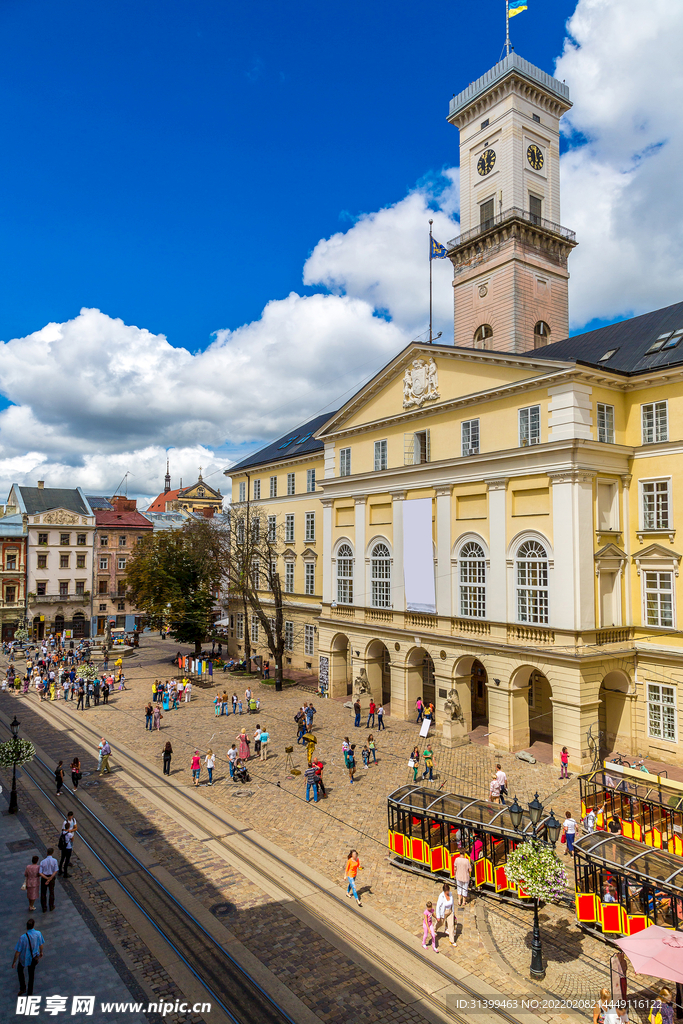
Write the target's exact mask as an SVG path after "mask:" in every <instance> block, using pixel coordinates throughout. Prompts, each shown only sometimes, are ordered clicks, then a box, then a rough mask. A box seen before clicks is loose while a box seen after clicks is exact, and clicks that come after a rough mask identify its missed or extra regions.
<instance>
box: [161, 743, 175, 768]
mask: <svg viewBox="0 0 683 1024" xmlns="http://www.w3.org/2000/svg"><path fill="white" fill-rule="evenodd" d="M172 756H173V747H172V746H171V741H170V740H166V743H165V744H164V749H163V758H164V775H170V774H171V757H172Z"/></svg>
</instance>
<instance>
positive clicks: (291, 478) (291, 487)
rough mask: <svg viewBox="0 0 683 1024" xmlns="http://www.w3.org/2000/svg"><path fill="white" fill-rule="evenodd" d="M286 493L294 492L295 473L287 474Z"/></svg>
mask: <svg viewBox="0 0 683 1024" xmlns="http://www.w3.org/2000/svg"><path fill="white" fill-rule="evenodd" d="M287 494H296V473H288V474H287Z"/></svg>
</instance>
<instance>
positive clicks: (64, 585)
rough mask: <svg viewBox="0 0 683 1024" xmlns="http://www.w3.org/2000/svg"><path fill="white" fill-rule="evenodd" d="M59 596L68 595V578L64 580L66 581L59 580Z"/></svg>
mask: <svg viewBox="0 0 683 1024" xmlns="http://www.w3.org/2000/svg"><path fill="white" fill-rule="evenodd" d="M59 596H60V597H68V596H69V582H68V580H66V581H65V580H62V581H61V582H60V584H59Z"/></svg>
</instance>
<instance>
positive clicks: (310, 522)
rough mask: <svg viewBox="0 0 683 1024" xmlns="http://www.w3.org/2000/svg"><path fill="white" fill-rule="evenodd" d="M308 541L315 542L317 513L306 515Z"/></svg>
mask: <svg viewBox="0 0 683 1024" xmlns="http://www.w3.org/2000/svg"><path fill="white" fill-rule="evenodd" d="M306 540H307V541H309V540H315V512H307V513H306Z"/></svg>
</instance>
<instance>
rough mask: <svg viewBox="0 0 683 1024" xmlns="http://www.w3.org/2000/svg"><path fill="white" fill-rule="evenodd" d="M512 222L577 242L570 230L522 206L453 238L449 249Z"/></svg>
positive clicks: (498, 214)
mask: <svg viewBox="0 0 683 1024" xmlns="http://www.w3.org/2000/svg"><path fill="white" fill-rule="evenodd" d="M510 220H523V221H526V222H527V224H532V225H534V227H538V228H542V229H543V230H544V231H551V232H552V233H553V234H554V235H560V237H561V238H564V239H565V240H566V241H567V242H576V232H575V231H570V230H569V228H563V227H562V225H561V224H555V223H554V222H553V221H551V220H545V218H544V217H538V216H536V214H534V213H531V212H530V211H529V210H523V209H522V208H521V207H520V206H511V207H510V209H509V210H503V212H502V213H497V214H495V215H494V216H493V217H489V218H488V219H487V220H485V221H483V223H481V224H478V225H477V227H476V228H470V230H469V231H463V233H462V234H461V235H457V236H456V237H455V238H452V239H451V240H450V242H449V243H448V248H449V249H454V248H455V247H456V246H458V245H463V244H464V243H465V242H470V241H471V240H472V239H473V238H476V237H477V236H478V235H483V234H485V233H486V232H487V231H490V230H491V229H492V228H496V227H499V226H500V225H501V224H505V223H506V222H507V221H510Z"/></svg>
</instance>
